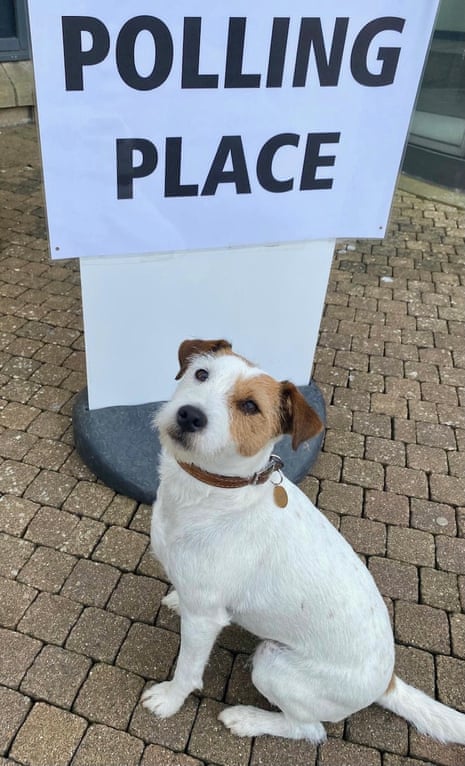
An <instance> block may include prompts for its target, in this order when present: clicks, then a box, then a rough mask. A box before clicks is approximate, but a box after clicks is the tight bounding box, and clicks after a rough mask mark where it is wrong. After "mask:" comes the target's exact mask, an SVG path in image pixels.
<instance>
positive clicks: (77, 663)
mask: <svg viewBox="0 0 465 766" xmlns="http://www.w3.org/2000/svg"><path fill="white" fill-rule="evenodd" d="M90 666H91V661H90V660H89V659H88V658H86V657H82V656H81V655H79V654H75V653H74V652H68V651H66V650H65V649H62V648H61V647H58V646H44V648H43V650H42V652H41V653H40V654H39V655H38V657H37V658H36V659H35V661H34V664H33V665H32V666H31V667H30V668H29V670H28V671H27V673H26V675H25V677H24V679H23V682H22V684H21V691H22V692H24V693H26V694H29V695H30V696H31V697H33V698H34V699H42V700H45V701H46V702H49V703H51V704H52V705H56V706H57V707H62V708H70V707H71V705H72V703H73V700H74V698H75V696H76V694H77V692H78V690H79V687H80V686H81V684H82V683H83V681H84V679H85V677H86V675H87V673H88V670H89V668H90Z"/></svg>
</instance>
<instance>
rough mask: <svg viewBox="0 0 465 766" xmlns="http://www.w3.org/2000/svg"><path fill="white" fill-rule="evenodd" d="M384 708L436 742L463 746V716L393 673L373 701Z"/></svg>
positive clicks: (464, 736) (464, 729)
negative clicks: (387, 683) (381, 691)
mask: <svg viewBox="0 0 465 766" xmlns="http://www.w3.org/2000/svg"><path fill="white" fill-rule="evenodd" d="M376 702H377V703H378V705H381V706H382V707H384V708H387V710H391V712H393V713H397V715H400V716H402V718H405V719H406V720H407V721H409V722H410V723H413V725H414V726H415V727H416V728H417V729H418V731H419V732H420V734H428V735H429V736H430V737H433V738H434V739H437V740H439V742H455V743H457V744H460V745H465V715H463V713H459V712H457V710H453V709H452V708H450V707H447V706H446V705H443V704H442V703H441V702H437V701H436V700H434V699H432V698H431V697H428V695H427V694H424V692H421V691H420V690H419V689H415V687H414V686H409V684H406V683H404V681H401V679H400V678H397V676H393V677H392V680H391V683H390V684H389V686H388V688H387V690H386V691H385V693H384V694H383V695H382V697H380V698H379V699H377V700H376Z"/></svg>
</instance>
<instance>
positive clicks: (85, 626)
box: [66, 606, 130, 663]
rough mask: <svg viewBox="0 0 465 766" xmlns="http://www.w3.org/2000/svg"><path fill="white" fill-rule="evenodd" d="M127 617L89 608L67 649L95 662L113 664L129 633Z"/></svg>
mask: <svg viewBox="0 0 465 766" xmlns="http://www.w3.org/2000/svg"><path fill="white" fill-rule="evenodd" d="M129 625H130V622H129V620H128V619H126V618H125V617H119V616H118V615H117V614H111V613H110V612H106V611H105V610H103V609H97V608H96V607H93V606H91V607H88V608H87V609H84V611H83V612H82V614H81V615H80V617H79V619H78V621H77V623H76V625H75V626H74V628H73V629H72V631H71V633H70V635H69V638H68V640H67V642H66V648H67V649H71V650H73V651H75V652H80V653H81V654H84V655H86V656H88V657H92V659H94V660H100V661H101V662H109V663H111V662H112V661H113V660H114V659H115V657H116V654H117V652H118V650H119V648H120V646H121V644H122V642H123V640H124V638H125V636H126V633H127V632H128V629H129Z"/></svg>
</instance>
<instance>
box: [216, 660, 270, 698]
mask: <svg viewBox="0 0 465 766" xmlns="http://www.w3.org/2000/svg"><path fill="white" fill-rule="evenodd" d="M251 674H252V662H251V656H250V655H249V654H237V655H236V656H235V658H234V665H233V668H232V672H231V675H230V678H229V682H228V688H227V692H226V697H225V701H226V702H227V703H228V705H254V706H255V707H259V708H263V709H265V710H271V709H272V707H271V705H270V703H269V702H268V700H267V699H265V697H263V696H262V695H261V694H260V692H259V691H258V689H256V688H255V686H254V685H253V683H252V677H251Z"/></svg>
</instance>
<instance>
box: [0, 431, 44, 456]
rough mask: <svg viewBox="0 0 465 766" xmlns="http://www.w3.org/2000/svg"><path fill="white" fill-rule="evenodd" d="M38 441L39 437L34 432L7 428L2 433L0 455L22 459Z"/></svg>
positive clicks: (0, 436) (0, 435)
mask: <svg viewBox="0 0 465 766" xmlns="http://www.w3.org/2000/svg"><path fill="white" fill-rule="evenodd" d="M36 441H37V437H36V436H33V435H32V434H28V433H26V432H24V431H14V430H11V429H6V430H5V431H3V433H1V434H0V456H1V457H4V458H12V460H22V459H23V457H24V455H25V454H26V453H27V452H28V450H30V449H31V447H33V445H34V444H35V442H36Z"/></svg>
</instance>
